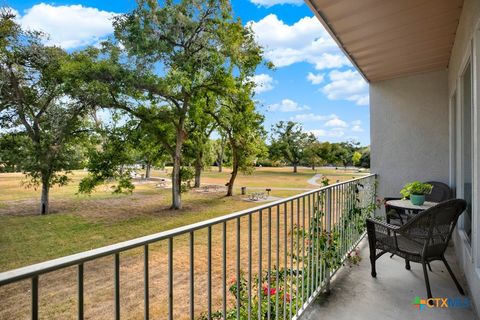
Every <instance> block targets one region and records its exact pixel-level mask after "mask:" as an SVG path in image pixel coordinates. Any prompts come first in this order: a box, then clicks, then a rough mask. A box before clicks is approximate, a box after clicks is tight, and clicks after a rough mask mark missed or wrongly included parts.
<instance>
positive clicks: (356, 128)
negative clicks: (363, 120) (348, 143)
mask: <svg viewBox="0 0 480 320" xmlns="http://www.w3.org/2000/svg"><path fill="white" fill-rule="evenodd" d="M351 130H352V131H353V132H363V129H362V127H361V126H359V125H357V126H353V127H352V129H351Z"/></svg>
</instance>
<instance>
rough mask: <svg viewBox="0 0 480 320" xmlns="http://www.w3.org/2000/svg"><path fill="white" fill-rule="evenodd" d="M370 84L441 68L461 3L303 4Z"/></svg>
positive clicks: (326, 0) (348, 0)
mask: <svg viewBox="0 0 480 320" xmlns="http://www.w3.org/2000/svg"><path fill="white" fill-rule="evenodd" d="M306 2H307V4H308V5H309V6H310V8H311V9H312V10H313V11H314V13H315V14H316V15H317V17H318V18H319V20H320V21H321V22H322V24H323V25H324V26H325V27H326V28H327V30H328V31H329V32H330V33H331V34H332V36H333V37H334V39H335V40H336V41H337V42H338V44H339V45H340V47H341V48H342V49H343V50H344V51H345V53H346V54H347V55H348V56H349V57H350V59H351V60H352V62H353V63H354V64H355V65H356V66H357V68H358V69H359V70H360V71H361V72H362V74H363V76H364V77H365V78H366V79H367V80H368V81H371V82H375V81H380V80H386V79H392V78H397V77H403V76H408V75H413V74H417V73H423V72H428V71H434V70H441V69H446V68H447V67H448V62H449V59H450V53H451V50H452V46H453V42H454V40H455V32H456V30H457V25H458V21H459V18H460V13H461V10H462V5H463V0H401V1H399V0H306Z"/></svg>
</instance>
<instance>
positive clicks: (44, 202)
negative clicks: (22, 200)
mask: <svg viewBox="0 0 480 320" xmlns="http://www.w3.org/2000/svg"><path fill="white" fill-rule="evenodd" d="M42 180H43V181H42V198H41V200H40V214H42V215H44V214H48V211H49V200H50V199H49V193H50V185H49V183H48V181H49V179H42Z"/></svg>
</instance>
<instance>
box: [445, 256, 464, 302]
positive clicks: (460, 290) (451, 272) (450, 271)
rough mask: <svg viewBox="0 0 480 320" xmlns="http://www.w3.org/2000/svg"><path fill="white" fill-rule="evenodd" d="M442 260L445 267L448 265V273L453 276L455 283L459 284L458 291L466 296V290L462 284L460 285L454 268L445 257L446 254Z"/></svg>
mask: <svg viewBox="0 0 480 320" xmlns="http://www.w3.org/2000/svg"><path fill="white" fill-rule="evenodd" d="M442 261H443V263H444V264H445V267H447V270H448V273H450V277H452V279H453V282H455V285H456V286H457V289H458V292H460V294H461V295H462V296H464V295H465V291H463V288H462V286H461V285H460V283H458V280H457V278H455V275H454V274H453V271H452V269H450V266H449V265H448V263H447V260H446V259H445V257H444V256H442Z"/></svg>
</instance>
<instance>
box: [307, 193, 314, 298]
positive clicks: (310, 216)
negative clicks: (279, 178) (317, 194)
mask: <svg viewBox="0 0 480 320" xmlns="http://www.w3.org/2000/svg"><path fill="white" fill-rule="evenodd" d="M307 202H308V230H309V231H310V252H309V253H310V268H309V269H310V277H309V281H310V285H309V287H308V288H309V290H310V291H309V293H308V299H307V300H310V297H311V296H312V293H313V279H314V262H315V261H314V258H315V257H314V250H315V230H314V229H313V228H312V225H313V217H312V207H311V195H310V194H309V195H308V198H307Z"/></svg>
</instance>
